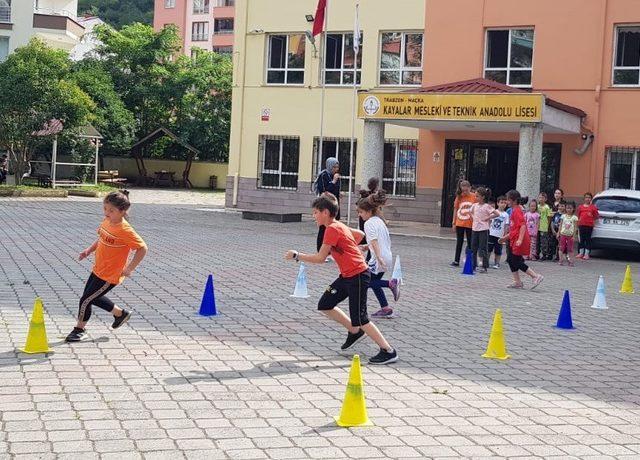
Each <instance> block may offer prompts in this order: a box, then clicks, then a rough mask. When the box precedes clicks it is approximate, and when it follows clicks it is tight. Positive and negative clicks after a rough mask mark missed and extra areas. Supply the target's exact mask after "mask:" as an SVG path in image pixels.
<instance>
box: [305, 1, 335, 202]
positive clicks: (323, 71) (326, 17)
mask: <svg viewBox="0 0 640 460" xmlns="http://www.w3.org/2000/svg"><path fill="white" fill-rule="evenodd" d="M329 1H330V0H327V3H326V5H325V8H324V43H322V42H321V43H320V85H321V88H322V93H321V96H320V142H319V146H318V167H319V169H320V171H322V144H323V141H324V95H325V89H326V83H325V80H326V77H325V74H326V69H325V68H324V66H325V59H324V55H325V52H326V49H325V48H326V46H327V34H328V33H329V32H328V30H327V26H328V24H329ZM329 172H331V171H329ZM312 180H313V178H312ZM338 198H339V197H338Z"/></svg>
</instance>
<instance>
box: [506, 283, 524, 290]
mask: <svg viewBox="0 0 640 460" xmlns="http://www.w3.org/2000/svg"><path fill="white" fill-rule="evenodd" d="M507 287H508V288H509V289H523V288H524V284H522V283H511V284H510V285H508V286H507Z"/></svg>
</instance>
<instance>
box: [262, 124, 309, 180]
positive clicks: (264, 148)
mask: <svg viewBox="0 0 640 460" xmlns="http://www.w3.org/2000/svg"><path fill="white" fill-rule="evenodd" d="M276 140H277V141H279V144H280V145H279V148H280V151H279V158H278V169H265V168H264V164H265V155H266V152H267V141H276ZM285 140H297V141H298V171H296V172H289V171H282V155H283V153H284V141H285ZM300 147H301V146H300V138H299V137H298V136H260V160H261V161H260V162H259V163H258V164H259V166H260V169H259V171H258V174H259V176H258V188H263V189H270V190H298V185H297V184H298V180H299V178H300ZM263 174H277V175H278V185H277V186H273V185H263V184H262V175H263ZM282 176H296V178H297V180H296V186H295V187H283V186H282Z"/></svg>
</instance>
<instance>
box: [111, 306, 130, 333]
mask: <svg viewBox="0 0 640 460" xmlns="http://www.w3.org/2000/svg"><path fill="white" fill-rule="evenodd" d="M129 318H131V312H130V311H129V310H125V309H124V308H123V309H122V314H121V315H120V316H118V317H117V318H115V319H114V320H113V324H112V325H111V328H112V329H118V328H119V327H120V326H122V325H123V324H124V323H126V322H127V321H129Z"/></svg>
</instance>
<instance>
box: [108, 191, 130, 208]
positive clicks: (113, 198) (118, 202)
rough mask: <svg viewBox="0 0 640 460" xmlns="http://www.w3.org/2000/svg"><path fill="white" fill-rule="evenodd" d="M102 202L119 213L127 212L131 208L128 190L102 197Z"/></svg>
mask: <svg viewBox="0 0 640 460" xmlns="http://www.w3.org/2000/svg"><path fill="white" fill-rule="evenodd" d="M104 202H105V203H108V204H110V205H111V206H113V207H114V208H117V209H119V210H120V211H128V210H129V208H130V207H131V202H130V201H129V191H128V190H121V191H118V192H111V193H109V194H108V195H107V196H105V197H104Z"/></svg>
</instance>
